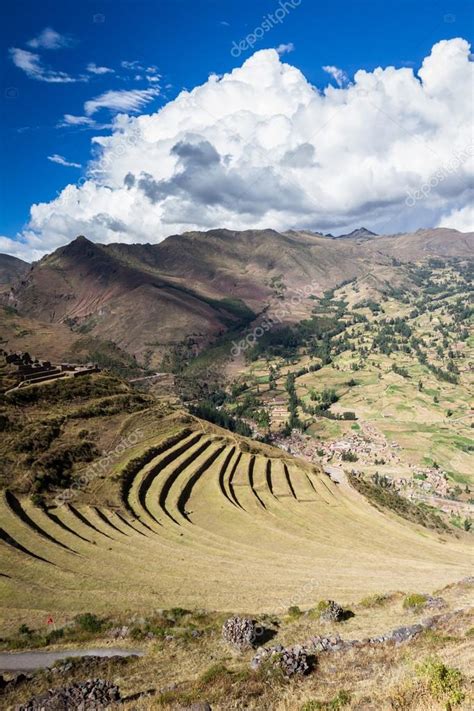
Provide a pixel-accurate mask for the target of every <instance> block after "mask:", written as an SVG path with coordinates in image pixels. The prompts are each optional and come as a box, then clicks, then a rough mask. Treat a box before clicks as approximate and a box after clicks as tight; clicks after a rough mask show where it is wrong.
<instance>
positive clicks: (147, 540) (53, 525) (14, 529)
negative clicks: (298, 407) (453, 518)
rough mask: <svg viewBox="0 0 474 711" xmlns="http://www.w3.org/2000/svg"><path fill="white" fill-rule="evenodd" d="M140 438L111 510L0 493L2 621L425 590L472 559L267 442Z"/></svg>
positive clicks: (266, 606)
mask: <svg viewBox="0 0 474 711" xmlns="http://www.w3.org/2000/svg"><path fill="white" fill-rule="evenodd" d="M148 445H150V443H148ZM152 445H153V449H152V450H151V451H152V453H153V455H152V456H150V454H148V456H147V453H146V452H148V453H149V452H150V449H148V450H146V452H144V453H143V454H144V456H142V457H136V458H134V459H132V462H131V464H129V466H128V467H126V468H125V472H126V475H124V476H122V479H121V496H122V497H123V508H122V509H120V508H119V507H106V506H104V505H101V504H100V503H99V502H97V504H94V503H93V502H92V501H91V503H89V504H87V505H86V504H81V503H76V502H74V503H65V504H63V505H60V506H47V507H44V508H39V507H37V506H35V505H34V504H33V503H32V502H31V501H30V500H28V499H26V498H22V497H21V496H17V495H15V494H13V493H11V492H8V491H7V492H6V493H5V494H4V495H3V496H2V500H1V503H0V514H1V520H2V530H1V539H2V540H1V549H0V550H1V563H2V576H1V578H0V590H1V596H0V599H1V604H2V607H4V612H5V614H4V615H2V618H3V619H4V620H5V623H4V626H5V627H6V628H9V629H13V628H16V627H17V626H18V624H19V623H20V622H22V621H24V620H28V621H29V622H36V623H41V621H44V618H45V616H49V615H52V616H53V617H54V619H55V620H58V621H62V620H64V619H66V618H68V617H70V615H71V614H77V613H80V612H85V611H87V610H91V609H93V610H94V611H96V612H98V613H102V614H104V613H106V612H107V613H112V612H124V611H127V612H140V611H143V610H144V609H147V610H149V609H156V608H163V607H177V606H183V607H187V606H189V607H193V608H196V607H204V608H206V609H213V610H231V609H232V610H236V611H240V612H244V611H246V610H251V611H260V612H261V611H273V612H275V611H277V610H286V609H287V608H288V607H289V606H290V605H291V604H292V601H293V600H294V599H297V600H298V601H299V602H301V603H302V604H305V603H307V604H310V603H311V602H313V601H314V599H316V598H318V599H319V598H322V597H341V596H342V597H346V598H347V597H353V596H355V597H362V596H364V595H367V594H370V593H375V592H379V593H380V592H384V591H390V590H395V589H400V588H404V589H407V588H412V587H413V588H416V589H424V588H426V589H428V588H432V587H434V586H436V585H443V584H447V583H448V582H450V581H453V580H456V579H460V578H462V577H463V576H466V575H468V573H469V572H470V570H471V569H472V562H473V558H474V556H473V555H472V550H471V552H470V553H469V552H468V551H467V548H466V544H465V542H464V541H462V540H457V539H456V538H454V537H452V536H450V535H446V536H440V535H438V534H436V533H434V532H431V531H423V530H420V528H419V527H416V526H414V525H410V524H407V523H406V522H402V521H400V519H397V518H396V517H395V516H392V515H390V514H384V513H380V512H379V511H377V510H376V509H374V508H373V507H372V506H371V505H370V504H369V503H368V502H367V501H366V500H365V499H364V498H363V497H362V496H361V495H360V494H358V493H357V492H356V491H354V490H353V489H351V488H350V487H348V486H345V485H344V484H336V483H334V482H332V481H331V479H330V478H329V477H328V476H327V475H325V474H323V473H321V472H320V471H319V470H318V469H317V468H315V467H312V466H309V465H308V464H306V463H304V462H300V461H298V460H294V459H292V458H288V457H284V456H282V453H281V452H279V451H278V450H272V449H271V448H268V447H265V448H264V449H262V451H259V449H258V445H254V444H253V443H252V444H249V443H247V442H246V441H245V440H243V439H241V438H238V437H232V438H230V437H229V436H228V435H226V434H223V433H222V431H220V432H219V431H218V430H217V428H215V432H212V431H206V428H202V427H199V428H198V427H195V426H194V427H190V428H189V427H185V428H181V429H179V428H178V429H177V430H176V431H175V432H174V433H172V434H171V435H168V436H167V437H166V438H165V439H161V440H160V441H157V442H156V443H152ZM137 462H144V463H143V465H138V464H137ZM111 591H113V592H111ZM7 610H8V614H7Z"/></svg>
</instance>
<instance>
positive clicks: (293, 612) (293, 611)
mask: <svg viewBox="0 0 474 711" xmlns="http://www.w3.org/2000/svg"><path fill="white" fill-rule="evenodd" d="M302 614H303V613H302V612H301V610H300V608H299V607H298V605H292V606H291V607H289V608H288V616H289V617H290V618H291V619H293V620H297V619H298V618H299V617H301V615H302Z"/></svg>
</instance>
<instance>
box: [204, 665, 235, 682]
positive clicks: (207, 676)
mask: <svg viewBox="0 0 474 711" xmlns="http://www.w3.org/2000/svg"><path fill="white" fill-rule="evenodd" d="M230 673H231V672H230V671H229V669H227V667H226V665H225V664H222V662H219V663H217V664H213V665H212V666H210V667H209V669H206V671H205V672H203V673H202V674H201V676H200V677H199V683H200V684H201V685H202V686H207V685H208V684H214V683H215V682H216V681H219V680H220V679H222V678H223V677H224V678H226V677H228V676H229V674H230Z"/></svg>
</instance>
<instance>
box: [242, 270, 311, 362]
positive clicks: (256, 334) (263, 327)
mask: <svg viewBox="0 0 474 711" xmlns="http://www.w3.org/2000/svg"><path fill="white" fill-rule="evenodd" d="M319 291H320V286H319V285H318V284H317V283H316V282H313V283H312V284H307V285H306V286H304V287H303V288H302V289H295V290H294V292H295V295H294V296H292V297H291V298H290V299H288V300H287V301H286V302H285V303H284V304H282V305H281V306H280V307H279V308H278V309H276V311H275V314H274V315H273V316H266V317H265V318H264V319H263V321H261V323H260V324H259V325H258V326H255V328H254V329H252V331H250V332H249V333H247V335H246V336H244V337H243V338H241V340H240V341H238V342H236V341H232V348H231V350H230V354H231V356H232V357H233V358H237V356H239V355H240V354H241V353H242V352H243V351H246V350H248V349H249V348H252V347H253V346H254V345H255V343H256V342H257V341H258V339H259V338H261V337H262V336H263V334H264V333H267V332H268V331H270V330H271V329H272V328H273V327H274V326H275V325H277V324H280V323H283V321H284V320H285V317H286V316H289V315H290V314H291V313H292V311H293V309H294V307H295V306H299V305H300V304H301V302H302V301H303V300H304V299H307V298H309V297H310V296H316V295H317V293H318V292H319Z"/></svg>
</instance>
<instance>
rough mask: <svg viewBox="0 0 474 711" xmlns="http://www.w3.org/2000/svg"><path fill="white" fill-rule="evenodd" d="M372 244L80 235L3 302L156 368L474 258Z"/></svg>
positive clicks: (450, 249)
mask: <svg viewBox="0 0 474 711" xmlns="http://www.w3.org/2000/svg"><path fill="white" fill-rule="evenodd" d="M368 232H369V231H368V230H365V228H360V229H359V230H356V231H354V232H352V233H350V235H349V236H341V237H339V238H331V237H328V236H325V235H320V234H317V233H312V232H307V231H295V230H291V231H289V232H283V233H280V232H277V231H276V230H272V229H268V230H244V231H236V230H228V229H222V230H220V229H214V230H209V231H207V232H194V231H189V232H185V233H183V234H181V235H171V236H170V237H168V238H167V239H166V240H164V241H163V242H160V243H157V244H124V243H111V244H101V243H96V242H93V241H91V240H89V239H87V237H85V236H84V235H79V236H78V237H77V238H76V239H74V240H72V241H71V242H70V243H69V244H67V245H64V246H62V247H59V248H58V249H56V250H55V251H54V252H52V253H50V254H48V255H45V256H44V257H43V258H42V259H41V260H39V261H38V262H35V263H34V264H33V265H31V266H30V265H28V266H27V267H25V268H23V267H22V266H21V268H20V270H19V274H13V275H12V277H11V282H10V284H9V285H8V286H10V291H9V294H8V295H6V294H5V293H4V294H3V298H2V300H3V303H8V304H9V305H10V306H12V307H13V308H14V309H16V311H17V312H18V314H20V315H22V316H25V317H28V318H29V319H36V320H38V321H39V322H42V323H46V324H48V325H52V326H55V325H57V324H62V325H64V324H66V325H67V326H68V327H69V328H71V329H72V330H73V331H75V332H78V333H90V334H91V335H92V336H94V337H98V338H101V339H106V340H108V341H112V342H114V343H115V344H116V345H117V346H118V347H119V348H121V349H123V350H124V351H126V352H128V353H130V354H131V355H133V356H135V357H137V358H138V359H139V360H140V361H143V360H144V359H145V358H148V356H147V355H146V354H147V353H149V352H150V351H153V353H154V356H153V358H152V362H153V363H154V364H158V363H159V362H160V359H161V357H162V355H163V353H164V352H165V351H166V349H167V348H169V347H171V346H176V345H177V344H179V343H181V342H183V341H185V340H189V339H192V340H193V341H194V343H195V344H196V347H197V348H198V350H199V349H201V348H203V347H205V346H206V345H207V344H209V343H210V342H211V341H213V340H214V339H216V338H217V337H219V336H221V335H223V334H224V333H226V332H228V331H232V330H236V329H239V328H242V326H243V325H245V324H246V323H250V322H251V321H252V320H254V319H255V318H257V317H258V315H259V314H263V313H268V314H270V315H271V313H273V312H275V311H276V310H277V309H278V308H279V307H280V306H282V305H285V304H287V303H289V302H290V299H291V298H292V297H294V296H295V294H297V293H298V290H301V289H302V288H303V287H305V288H306V289H307V290H310V291H312V292H313V293H314V294H315V295H319V296H321V295H322V294H323V292H324V291H325V290H327V289H331V288H334V287H335V286H336V285H337V284H340V283H342V282H344V281H347V280H352V279H355V278H360V277H362V276H363V275H366V274H372V278H373V279H375V280H376V281H377V279H378V280H380V281H381V283H385V282H386V283H390V282H393V283H398V282H400V279H402V281H403V278H404V277H403V275H401V274H400V273H399V272H396V267H395V266H394V264H395V263H404V262H412V261H417V260H424V259H426V258H430V257H434V258H451V257H461V258H463V257H471V256H473V254H474V233H461V232H457V231H455V230H449V229H446V228H437V229H434V230H421V231H417V232H415V233H408V234H398V235H391V236H384V235H379V236H375V235H372V233H370V234H369V235H368V234H367V233H368ZM361 233H362V236H361ZM351 235H352V236H351ZM311 308H312V302H311V301H310V300H308V299H307V298H306V299H301V298H300V299H299V301H298V300H297V301H296V302H295V303H294V304H293V306H291V308H290V309H287V312H288V313H287V316H286V317H285V320H286V321H288V322H292V321H297V320H301V319H302V318H306V317H308V315H309V314H310V313H311Z"/></svg>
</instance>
